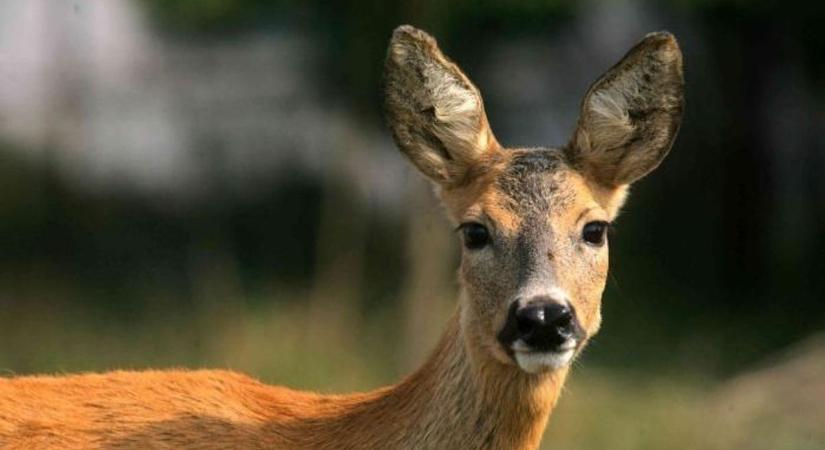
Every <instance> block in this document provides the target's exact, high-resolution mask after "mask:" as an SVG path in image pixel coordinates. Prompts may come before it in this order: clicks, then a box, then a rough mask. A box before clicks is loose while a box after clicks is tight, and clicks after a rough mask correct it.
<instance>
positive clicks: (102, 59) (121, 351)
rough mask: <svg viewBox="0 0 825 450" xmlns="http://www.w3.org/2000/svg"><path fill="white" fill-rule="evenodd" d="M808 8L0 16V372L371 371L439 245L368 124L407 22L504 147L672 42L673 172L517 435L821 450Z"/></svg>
mask: <svg viewBox="0 0 825 450" xmlns="http://www.w3.org/2000/svg"><path fill="white" fill-rule="evenodd" d="M823 20H825V3H822V2H799V3H794V2H788V1H786V2H744V1H719V2H711V1H702V0H693V1H689V0H682V1H674V2H653V1H649V2H645V1H634V0H617V1H610V2H607V1H605V2H598V1H583V2H564V1H538V0H531V1H522V2H517V1H504V0H499V1H490V2H476V1H469V0H451V1H446V0H441V1H437V0H418V1H416V0H405V1H398V2H389V1H377V0H368V1H363V2H356V1H349V2H346V1H342V2H322V1H287V0H283V1H263V0H236V1H231V0H201V1H196V0H178V1H166V0H143V1H131V2H130V1H103V0H101V1H93V0H74V1H69V0H59V1H53V0H30V1H26V0H6V1H4V2H3V3H2V4H0V180H2V183H3V184H2V190H0V370H2V371H3V373H5V374H25V373H35V372H50V373H62V372H77V371H88V370H95V371H99V370H108V369H114V368H135V369H139V368H148V367H180V366H184V367H191V368H195V367H213V368H219V367H222V368H232V369H236V370H240V371H244V372H246V373H249V374H251V375H254V376H256V377H259V378H261V379H263V380H266V381H267V382H272V383H279V384H289V385H291V386H295V387H300V388H307V389H315V390H319V391H324V392H333V391H336V392H337V391H350V390H364V389H370V388H373V387H376V386H378V385H382V384H387V383H391V382H393V381H394V380H397V379H398V378H399V377H400V376H402V375H403V374H404V373H406V372H408V371H410V370H412V369H413V368H414V367H416V365H417V364H418V363H420V362H421V361H422V360H423V358H424V357H425V356H426V354H427V351H428V349H429V348H430V346H431V345H433V343H434V342H435V340H436V338H437V337H438V335H439V333H440V330H441V327H442V325H443V324H444V322H445V321H446V319H447V317H448V316H449V314H450V312H451V310H452V308H453V304H454V297H455V293H456V289H457V286H456V282H455V275H454V273H455V268H456V267H457V262H458V250H459V247H458V242H457V240H456V239H455V238H454V236H453V235H452V233H451V231H450V227H449V226H448V224H447V223H446V221H445V220H444V219H443V218H442V217H441V213H440V210H439V207H438V205H437V203H436V201H435V199H434V196H433V195H432V194H431V192H430V189H429V187H428V186H427V184H426V182H424V181H423V180H422V179H421V178H420V177H418V176H417V175H416V174H414V173H413V171H412V169H411V168H410V167H408V166H407V165H406V163H405V162H404V160H403V159H402V157H401V155H400V154H399V153H398V152H397V150H396V149H395V148H394V146H393V144H392V142H391V139H390V136H389V134H388V132H387V131H386V129H385V127H384V125H383V123H382V118H381V114H380V92H381V90H380V82H381V67H382V64H383V57H384V52H385V48H386V43H387V40H388V38H389V36H390V33H391V30H392V29H393V28H394V27H395V26H397V25H399V24H402V23H411V24H413V25H416V26H419V27H422V28H424V29H426V30H428V31H430V32H431V33H433V34H434V35H435V36H436V37H437V38H438V39H439V42H440V44H441V46H442V48H443V49H444V50H445V51H446V52H447V53H448V54H449V55H450V56H451V57H452V58H453V59H455V60H456V61H457V62H458V63H459V64H460V65H461V66H462V67H463V68H464V69H465V70H466V72H467V73H468V74H469V76H470V77H471V78H472V79H473V80H474V81H475V82H476V84H477V85H478V86H479V88H480V89H481V91H482V93H483V95H484V97H485V101H486V107H487V111H488V115H489V118H490V122H491V124H492V126H493V129H494V131H495V132H496V134H497V136H498V138H499V140H500V141H501V142H502V143H504V144H505V145H511V146H518V145H526V146H535V145H547V146H551V145H560V144H563V143H564V142H565V141H566V140H567V138H568V136H569V133H570V132H571V131H572V128H573V125H574V123H575V120H576V115H577V110H578V102H579V101H580V99H581V96H582V95H583V93H584V92H585V91H586V89H587V87H588V85H589V83H590V82H592V81H593V80H595V78H596V77H597V76H598V75H599V74H601V73H602V72H603V71H604V70H606V69H607V68H608V67H610V65H612V64H613V63H614V62H616V61H617V60H618V59H619V58H620V57H621V56H622V55H623V54H624V52H625V51H626V50H627V49H629V48H630V46H631V45H632V44H633V43H635V42H636V41H637V40H639V39H640V38H641V37H642V36H643V35H644V34H645V33H647V32H649V31H654V30H659V29H667V30H669V31H671V32H673V33H674V34H676V36H677V38H678V39H679V41H680V44H681V46H682V49H683V52H684V55H685V76H686V82H687V88H686V89H687V111H686V115H685V118H684V122H683V126H682V130H681V132H680V135H679V138H678V139H677V141H676V144H675V146H674V148H673V150H672V152H671V156H669V158H668V159H667V160H666V161H665V163H664V164H663V165H662V167H661V168H660V169H659V170H658V171H656V172H655V173H654V174H653V175H651V176H650V177H648V178H646V179H645V180H643V181H642V182H641V183H639V185H638V186H636V187H635V188H634V191H633V195H632V198H631V199H630V201H629V204H628V206H627V207H626V208H625V210H624V213H623V215H622V216H621V217H620V219H619V221H618V225H617V227H616V229H615V230H614V231H615V232H614V234H613V236H611V246H612V249H611V259H612V261H611V275H610V278H609V281H608V286H607V290H606V292H605V296H604V301H603V314H604V324H603V327H602V331H601V332H600V334H599V335H598V336H597V337H596V338H595V339H594V340H593V342H592V344H591V345H590V346H589V347H588V349H587V351H586V352H585V355H584V357H583V358H581V359H580V361H579V362H577V364H576V368H575V370H574V374H573V376H572V380H571V382H570V383H569V384H568V386H567V387H566V393H565V395H564V396H563V398H562V401H561V403H560V407H559V409H558V410H557V412H556V413H555V414H554V416H553V417H552V419H551V423H550V425H549V427H548V431H547V432H546V434H545V444H544V447H543V448H555V449H661V448H703V449H707V448H719V449H733V448H742V449H746V448H747V449H780V448H781V449H786V448H787V449H821V448H825V427H823V426H822V425H823V424H825V408H823V406H822V405H825V339H823V337H822V334H821V331H822V329H823V326H824V325H825V257H823V255H825V181H823V177H822V174H823V173H825V127H823V124H825V84H823V79H825V78H823V75H825V33H822V32H821V30H820V27H821V24H822V23H823Z"/></svg>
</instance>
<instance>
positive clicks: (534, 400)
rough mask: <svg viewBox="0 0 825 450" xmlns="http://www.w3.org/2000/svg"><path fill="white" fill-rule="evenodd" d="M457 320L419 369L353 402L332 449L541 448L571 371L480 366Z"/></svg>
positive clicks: (487, 363) (340, 421)
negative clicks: (539, 371)
mask: <svg viewBox="0 0 825 450" xmlns="http://www.w3.org/2000/svg"><path fill="white" fill-rule="evenodd" d="M459 316H460V313H459V312H457V313H456V314H454V315H453V317H452V318H451V320H450V322H449V324H448V327H447V330H446V331H445V333H444V335H443V337H442V338H441V341H440V343H439V344H438V346H437V347H436V349H435V351H434V352H433V353H432V354H431V355H430V357H429V358H428V360H427V361H426V362H425V363H424V365H423V366H422V367H421V368H420V369H419V370H417V371H416V372H414V373H413V374H412V375H410V376H409V377H407V378H406V379H405V380H403V381H402V382H401V383H399V384H397V385H395V386H392V387H388V388H384V389H379V390H378V391H375V392H372V393H369V394H363V396H353V397H349V400H348V401H351V402H352V403H351V404H349V405H347V406H346V407H345V408H344V409H346V411H347V412H346V413H345V414H342V415H339V416H338V417H337V418H336V419H334V420H335V421H336V422H338V423H337V424H336V426H335V427H333V428H335V429H342V430H349V432H347V433H340V434H338V436H337V437H336V441H335V442H334V443H330V444H334V446H335V448H392V449H407V448H409V449H412V448H415V449H454V448H455V449H459V448H461V449H464V448H478V449H535V448H537V447H538V445H539V442H540V440H541V435H542V432H543V430H544V427H545V425H546V423H547V419H548V417H549V416H550V412H551V410H552V409H553V407H554V405H555V403H556V400H557V399H558V396H559V392H560V390H561V387H562V384H563V382H564V379H565V377H566V370H561V371H557V372H553V373H546V374H540V375H531V374H527V373H524V372H522V371H520V370H519V369H518V368H516V367H515V366H512V365H505V364H502V363H500V362H497V361H492V360H491V361H485V362H479V361H478V360H479V359H481V358H474V357H473V355H472V352H471V351H470V349H469V346H468V345H467V343H466V341H465V339H464V336H463V333H462V328H461V325H460V320H459ZM487 359H490V358H485V360H487ZM342 400H343V399H342ZM345 401H346V400H345ZM339 406H341V405H339ZM339 412H340V410H339Z"/></svg>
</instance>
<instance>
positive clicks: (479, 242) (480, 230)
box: [461, 222, 490, 250]
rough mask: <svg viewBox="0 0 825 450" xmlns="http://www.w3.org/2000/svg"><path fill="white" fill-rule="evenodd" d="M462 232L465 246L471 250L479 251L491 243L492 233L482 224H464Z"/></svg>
mask: <svg viewBox="0 0 825 450" xmlns="http://www.w3.org/2000/svg"><path fill="white" fill-rule="evenodd" d="M461 231H462V233H463V234H464V246H465V247H467V248H468V249H470V250H478V249H480V248H482V247H484V246H486V245H487V243H488V242H490V232H489V231H487V227H485V226H484V225H482V224H480V223H475V222H469V223H465V224H462V225H461Z"/></svg>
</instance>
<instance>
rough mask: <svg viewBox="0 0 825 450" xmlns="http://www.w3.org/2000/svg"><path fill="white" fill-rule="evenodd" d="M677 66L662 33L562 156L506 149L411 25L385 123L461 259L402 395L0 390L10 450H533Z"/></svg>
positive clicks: (231, 383)
mask: <svg viewBox="0 0 825 450" xmlns="http://www.w3.org/2000/svg"><path fill="white" fill-rule="evenodd" d="M683 84H684V83H683V78H682V56H681V52H680V50H679V47H678V45H677V43H676V40H675V39H674V38H673V36H672V35H670V34H668V33H664V32H661V33H652V34H649V35H647V36H646V37H645V38H644V39H643V40H642V41H641V42H640V43H639V44H637V45H636V46H635V47H633V48H632V49H631V50H630V51H629V52H628V54H627V55H626V56H625V57H624V59H622V60H621V61H620V62H619V63H618V64H617V65H615V66H614V67H613V68H611V69H610V70H609V71H608V72H607V73H606V74H605V75H604V76H602V77H601V78H600V79H599V80H598V81H596V82H595V83H594V84H593V85H592V87H591V88H590V89H589V91H588V92H587V93H586V95H585V96H584V100H583V102H582V105H581V116H580V118H579V120H578V124H577V127H576V130H575V131H574V133H573V136H572V138H571V139H570V142H569V143H568V144H567V145H565V146H563V147H561V148H513V149H507V148H504V147H502V146H501V145H500V144H499V143H498V141H497V140H496V138H495V137H494V136H493V133H492V131H491V130H490V127H489V125H488V123H487V117H486V115H485V112H484V107H483V104H482V100H481V96H480V94H479V92H478V89H477V88H476V87H475V86H474V85H473V84H472V83H471V82H470V80H469V78H468V77H467V76H466V75H464V73H462V72H461V70H459V68H458V67H457V66H456V65H455V64H454V63H453V62H451V61H450V60H449V59H447V58H446V57H445V56H444V55H443V54H442V53H441V51H440V50H439V48H438V47H437V45H436V41H435V40H434V39H433V38H432V37H430V36H429V35H427V34H426V33H424V32H423V31H420V30H417V29H415V28H412V27H410V26H401V27H399V28H398V29H396V30H395V32H394V34H393V36H392V39H391V41H390V44H389V50H388V53H387V58H386V65H385V88H386V93H385V109H386V114H387V117H388V121H389V125H390V127H391V129H392V134H393V136H394V138H395V142H396V143H397V145H398V147H399V148H400V149H401V151H402V152H403V153H404V154H405V155H406V156H407V157H408V158H409V160H410V161H411V162H412V163H413V165H415V167H416V168H418V170H419V171H420V172H421V173H423V174H424V175H425V176H426V177H427V178H429V179H430V180H431V181H432V182H433V183H434V184H435V186H436V187H437V189H438V193H439V196H440V198H441V200H442V202H443V204H444V206H445V209H446V210H447V213H448V215H449V217H450V219H451V220H452V221H453V222H454V224H455V225H456V226H457V227H458V229H459V230H460V234H461V237H462V242H463V251H462V256H461V267H460V271H459V278H460V282H461V292H460V298H459V301H458V305H457V308H456V311H455V313H454V315H453V317H452V319H451V320H450V321H449V325H448V326H447V330H446V332H445V333H444V336H443V337H442V338H441V341H440V343H439V344H438V346H437V348H436V349H435V351H434V352H433V353H432V354H431V356H430V357H429V359H428V360H427V361H426V362H425V363H424V365H423V366H422V367H421V368H420V369H419V370H417V371H416V372H415V373H413V374H412V375H410V376H409V377H407V378H406V379H404V380H402V381H401V382H400V383H398V384H396V385H393V386H390V387H385V388H381V389H378V390H375V391H373V392H368V393H362V394H353V395H340V396H338V395H333V396H324V395H318V394H314V393H308V392H298V391H292V390H289V389H287V388H283V387H273V386H267V385H264V384H262V383H259V382H258V381H256V380H254V379H251V378H248V377H246V376H243V375H239V374H236V373H232V372H226V371H193V372H187V371H148V372H112V373H106V374H86V375H73V376H59V377H36V376H35V377H19V378H10V379H3V380H0V447H2V448H3V449H24V448H25V449H79V448H83V449H107V450H116V449H226V448H238V449H336V450H338V449H438V450H443V449H535V448H536V447H537V446H538V445H539V441H540V440H541V435H542V432H543V430H544V427H545V424H546V423H547V420H548V417H549V416H550V412H551V410H552V409H553V407H554V405H555V403H556V400H557V399H558V397H559V392H560V389H561V387H562V384H563V383H564V380H565V378H566V376H567V372H568V369H569V367H570V363H571V361H572V360H573V359H574V358H575V357H576V355H577V354H578V353H579V352H580V351H581V350H582V348H583V347H584V345H585V343H586V342H587V341H588V339H589V338H590V337H591V336H593V335H594V334H595V333H596V331H597V330H598V329H599V325H600V322H601V313H600V303H601V296H602V291H603V289H604V285H605V277H606V275H607V268H608V257H607V237H606V229H607V227H608V224H609V223H610V221H611V220H613V219H614V218H615V217H616V215H617V213H618V211H619V208H620V207H621V205H622V203H623V202H624V200H625V197H626V195H627V189H628V185H629V184H630V183H632V182H634V181H636V180H638V179H639V178H641V177H643V176H644V175H646V174H647V173H648V172H650V171H652V170H653V169H654V168H656V166H658V165H659V163H660V162H661V161H662V159H664V157H665V155H666V154H667V153H668V151H669V149H670V147H671V145H672V143H673V140H674V138H675V136H676V133H677V130H678V128H679V123H680V121H681V116H682V109H683V105H684V100H683Z"/></svg>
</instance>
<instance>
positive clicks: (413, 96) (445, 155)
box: [384, 25, 498, 184]
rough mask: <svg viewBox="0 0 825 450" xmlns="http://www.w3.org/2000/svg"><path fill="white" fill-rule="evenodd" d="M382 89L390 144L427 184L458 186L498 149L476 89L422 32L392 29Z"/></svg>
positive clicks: (433, 41)
mask: <svg viewBox="0 0 825 450" xmlns="http://www.w3.org/2000/svg"><path fill="white" fill-rule="evenodd" d="M384 86H385V93H384V108H385V110H386V115H387V121H388V122H389V126H390V128H391V129H392V133H393V137H394V138H395V142H396V144H397V145H398V147H399V148H400V149H401V151H402V152H403V153H404V154H405V155H407V157H408V158H409V159H410V160H411V161H412V163H413V164H414V165H415V166H416V167H417V168H418V170H419V171H421V172H422V173H423V174H424V175H426V176H427V177H428V178H430V179H431V180H433V181H435V182H437V183H439V184H451V183H456V182H459V181H460V180H461V179H462V177H463V176H464V174H466V173H467V170H468V169H469V168H470V167H471V166H472V165H473V164H474V163H475V162H476V161H477V160H478V159H479V158H480V157H481V156H482V155H483V154H485V153H486V152H487V151H489V150H490V149H492V148H495V147H496V146H497V145H498V144H497V143H496V141H495V138H494V137H493V134H492V132H491V131H490V127H489V125H488V124H487V117H486V115H485V113H484V105H483V103H482V100H481V95H480V94H479V92H478V89H476V87H475V86H473V83H471V82H470V80H469V79H468V78H467V76H466V75H464V73H462V72H461V70H460V69H459V68H458V66H456V65H455V64H454V63H453V62H451V61H450V60H449V59H447V58H446V57H445V56H444V55H443V54H442V53H441V51H440V50H439V49H438V44H437V43H436V41H435V39H433V38H432V37H431V36H430V35H428V34H427V33H425V32H423V31H421V30H418V29H416V28H413V27H411V26H409V25H403V26H400V27H398V28H396V30H395V32H394V33H393V36H392V39H391V40H390V45H389V49H388V52H387V59H386V63H385V66H384Z"/></svg>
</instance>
